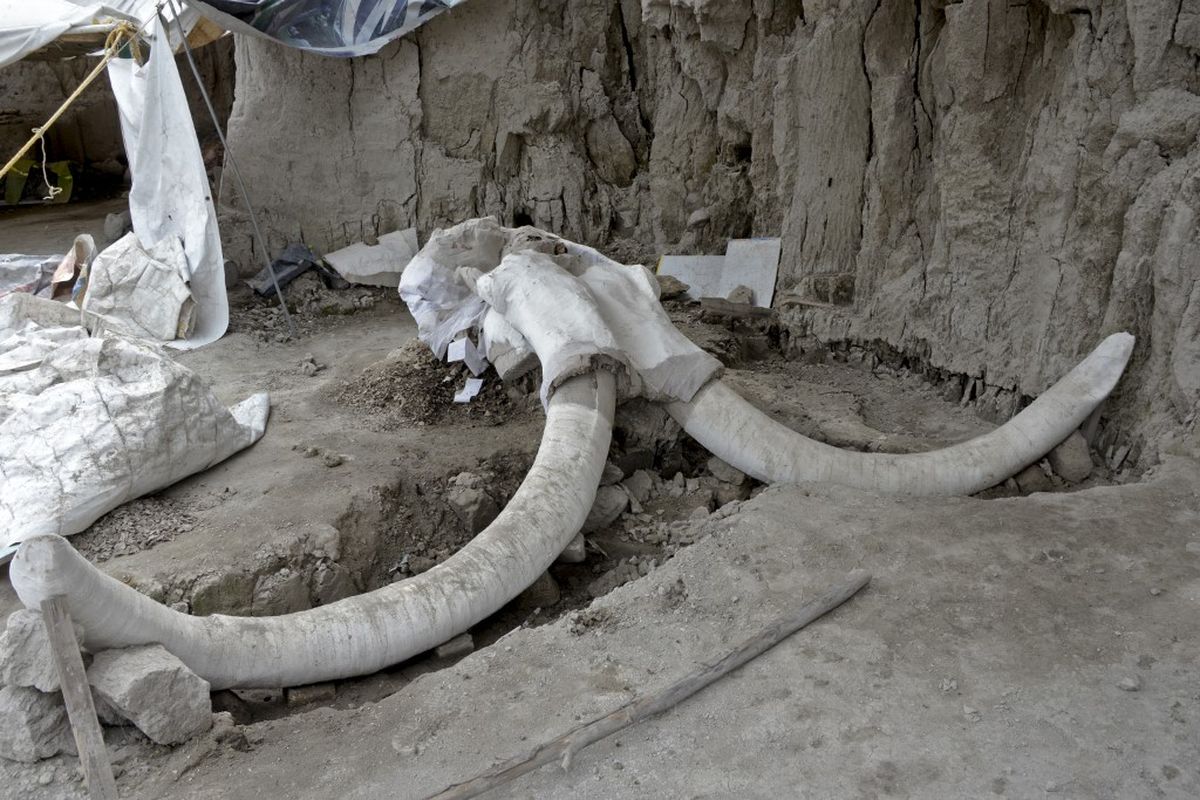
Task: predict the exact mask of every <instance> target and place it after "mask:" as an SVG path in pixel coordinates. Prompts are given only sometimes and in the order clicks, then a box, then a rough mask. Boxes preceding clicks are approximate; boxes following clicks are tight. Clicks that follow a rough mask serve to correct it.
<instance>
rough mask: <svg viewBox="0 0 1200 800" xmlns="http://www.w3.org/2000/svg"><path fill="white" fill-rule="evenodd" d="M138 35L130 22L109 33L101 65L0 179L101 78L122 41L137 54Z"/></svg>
mask: <svg viewBox="0 0 1200 800" xmlns="http://www.w3.org/2000/svg"><path fill="white" fill-rule="evenodd" d="M137 33H138V31H137V29H135V28H134V27H133V26H132V25H130V24H129V23H128V22H121V23H118V24H117V26H116V27H115V28H113V29H112V30H111V31H109V32H108V36H107V37H106V38H105V40H104V57H103V58H101V59H100V63H99V64H97V65H96V68H95V69H93V70H92V71H91V72H90V73H88V76H87V77H86V78H84V79H83V82H82V83H80V84H79V86H78V87H76V89H75V91H73V92H71V96H70V97H68V98H67V99H66V100H64V101H63V104H62V105H61V106H59V107H58V110H57V111H55V112H54V113H53V114H51V115H50V119H48V120H46V124H45V125H42V126H41V127H40V128H34V129H33V136H32V137H30V139H29V141H28V142H26V143H25V144H24V146H22V147H21V149H20V150H18V151H17V154H16V155H15V156H13V157H12V158H10V159H9V160H8V163H7V164H5V165H4V167H3V168H0V178H3V177H4V176H5V175H7V174H8V172H9V170H11V169H12V168H13V167H15V166H16V165H17V162H18V161H20V160H21V158H22V157H24V155H25V154H26V153H28V152H29V151H30V149H32V148H33V146H34V145H35V144H37V143H38V141H39V140H41V138H42V136H43V135H44V134H45V133H46V130H47V129H48V128H49V127H50V126H51V125H53V124H54V123H55V122H57V121H58V118H59V117H61V116H62V115H63V113H64V112H65V111H66V110H67V108H68V107H69V106H70V105H71V103H74V102H75V100H76V99H77V98H78V97H79V95H81V94H83V90H84V89H86V88H87V87H88V86H90V85H91V84H92V81H94V80H96V78H98V77H99V76H100V73H101V72H103V71H104V68H105V66H107V65H108V62H109V61H111V60H112V58H113V56H115V55H116V54H117V53H118V52H119V51H120V50H121V48H122V47H123V46H124V43H123V42H122V41H121V40H122V39H125V38H128V39H129V40H130V41H131V42H132V43H133V47H134V50H135V52H137V50H138V45H137Z"/></svg>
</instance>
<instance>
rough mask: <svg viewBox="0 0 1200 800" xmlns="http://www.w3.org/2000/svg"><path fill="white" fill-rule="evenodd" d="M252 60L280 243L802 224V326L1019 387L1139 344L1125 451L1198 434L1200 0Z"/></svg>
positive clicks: (832, 7) (242, 66) (625, 16)
mask: <svg viewBox="0 0 1200 800" xmlns="http://www.w3.org/2000/svg"><path fill="white" fill-rule="evenodd" d="M236 57H237V64H238V87H237V97H236V100H235V103H234V107H233V112H232V116H231V120H230V129H231V137H232V140H231V147H233V148H235V150H236V153H237V155H238V157H239V161H240V164H241V167H242V169H243V171H244V172H245V173H246V174H247V178H248V180H249V183H250V184H251V187H252V188H251V191H252V193H253V196H254V198H255V201H256V204H257V206H258V210H259V212H260V214H261V215H262V217H263V218H264V222H265V223H266V230H267V231H268V235H269V237H270V240H271V246H272V247H279V246H281V245H282V244H283V243H284V242H286V241H289V240H295V239H302V240H304V241H306V242H307V243H308V244H309V245H310V246H312V247H314V248H315V249H317V250H318V251H321V250H325V249H330V248H336V247H339V246H342V245H345V244H347V243H350V242H353V241H356V240H359V239H362V238H364V237H365V238H370V237H371V236H372V235H376V234H378V233H382V232H386V231H388V230H391V229H394V228H397V227H402V226H408V225H413V224H415V225H416V226H417V227H418V228H419V229H420V231H421V233H422V237H424V235H425V234H427V233H428V231H429V230H431V229H433V228H435V227H438V226H441V225H445V224H448V223H452V222H457V221H459V220H461V219H463V218H464V217H469V216H476V215H481V214H496V215H499V216H500V217H501V218H502V219H503V220H504V221H505V222H506V223H509V224H512V223H517V222H531V223H533V224H535V225H539V226H543V227H546V228H549V229H552V230H555V231H557V232H559V233H561V234H563V235H565V236H568V237H571V238H574V239H579V240H582V241H585V242H588V243H590V244H593V245H596V246H599V247H603V248H604V249H606V250H607V251H608V252H610V253H612V254H614V255H616V256H619V257H622V258H625V259H630V260H632V259H652V258H653V257H654V256H655V255H656V254H658V253H662V252H721V251H722V250H723V246H724V241H725V239H727V238H729V237H732V236H746V235H766V236H770V235H778V236H782V237H783V261H782V265H781V269H780V275H779V286H778V288H779V294H777V297H780V298H782V299H783V300H793V301H797V303H798V304H789V305H788V306H787V309H786V310H785V311H784V317H785V318H786V319H787V320H788V321H789V322H790V324H791V325H792V327H793V329H794V330H797V331H800V332H804V333H807V334H810V335H811V336H815V337H817V338H819V339H821V340H824V341H845V340H850V341H856V342H860V343H861V342H872V343H878V344H879V345H880V346H886V347H888V348H891V349H892V350H894V351H899V352H901V353H904V354H906V355H907V356H909V357H910V358H912V359H915V360H917V361H920V362H921V363H923V364H925V365H931V366H933V367H936V368H939V369H942V370H945V371H946V373H948V374H954V375H959V376H962V377H964V378H974V379H978V384H977V385H978V386H979V389H980V390H982V391H987V392H993V393H1009V394H1010V395H1011V396H1013V397H1014V398H1015V399H1016V400H1018V401H1019V398H1020V397H1021V396H1022V395H1033V394H1037V393H1039V392H1040V391H1042V390H1043V389H1045V388H1046V387H1047V386H1048V385H1049V384H1050V383H1052V382H1053V381H1054V380H1055V379H1056V378H1057V377H1058V376H1060V375H1061V374H1062V373H1063V372H1064V371H1065V370H1066V369H1068V368H1069V367H1070V366H1071V365H1072V364H1073V363H1074V362H1075V361H1076V360H1077V359H1078V358H1079V357H1080V356H1081V355H1082V354H1083V353H1085V352H1086V351H1087V350H1088V349H1090V348H1091V346H1092V345H1094V343H1095V342H1096V341H1097V340H1098V339H1099V337H1101V336H1102V335H1104V334H1106V333H1109V332H1112V331H1115V330H1119V329H1127V330H1131V331H1132V332H1134V333H1135V334H1137V336H1138V337H1139V340H1140V343H1139V346H1138V349H1137V352H1136V355H1135V357H1134V363H1133V365H1132V368H1131V371H1130V373H1129V375H1128V377H1127V379H1126V381H1125V382H1124V383H1123V385H1122V388H1121V389H1120V390H1119V393H1118V395H1117V396H1116V398H1115V399H1114V401H1113V402H1112V403H1111V404H1110V407H1109V412H1108V413H1109V416H1110V417H1111V420H1110V422H1109V424H1108V426H1107V429H1108V431H1109V437H1110V440H1112V439H1115V438H1117V437H1118V436H1119V437H1120V438H1123V439H1129V440H1131V441H1133V442H1134V443H1137V442H1145V443H1150V444H1152V445H1153V447H1152V448H1151V450H1150V451H1149V452H1153V451H1157V450H1158V449H1160V448H1162V447H1168V446H1171V445H1172V443H1174V442H1176V441H1177V440H1179V439H1182V438H1183V437H1185V436H1186V435H1189V434H1188V432H1189V431H1190V430H1191V426H1192V424H1193V422H1194V416H1195V409H1196V405H1197V398H1198V397H1200V337H1198V336H1197V334H1198V333H1200V285H1198V284H1197V280H1196V279H1197V277H1198V276H1200V248H1197V246H1196V245H1197V242H1196V238H1197V227H1196V215H1197V210H1198V209H1200V148H1198V147H1197V145H1196V136H1197V131H1198V129H1200V94H1198V93H1200V69H1198V68H1197V63H1198V58H1200V0H1182V2H1180V0H1136V1H1135V0H1091V2H1083V1H1082V0H1081V1H1079V2H1071V0H1049V2H1042V1H1040V0H1039V1H1036V2H1029V3H1021V4H1013V3H1011V2H1009V0H963V2H958V3H952V4H946V3H942V2H928V1H927V0H917V1H916V2H914V1H913V0H881V1H877V0H865V1H864V0H840V2H839V1H838V0H826V1H822V0H816V1H812V0H810V2H807V3H800V2H789V1H785V0H755V1H754V2H739V3H728V2H721V0H642V2H638V0H620V2H614V0H543V1H542V2H533V1H532V0H486V1H485V0H474V1H473V2H468V3H466V4H464V5H463V6H462V7H460V8H458V9H456V10H454V11H453V12H450V13H446V14H443V15H442V16H440V17H438V18H436V19H434V20H433V21H432V22H431V23H429V24H428V25H426V26H424V27H423V28H421V29H420V30H419V31H417V32H416V34H415V35H413V36H410V37H409V38H407V39H405V40H404V41H402V42H398V43H395V44H393V45H391V46H389V47H388V48H387V49H385V50H384V51H383V52H382V53H380V54H379V55H378V56H374V57H370V58H364V59H358V60H353V61H340V60H330V59H325V58H321V57H317V56H311V55H306V54H303V53H300V52H298V51H291V50H287V49H284V48H281V47H278V46H274V45H272V44H270V43H267V42H261V41H252V40H249V39H244V38H240V37H239V39H238V42H237V48H236ZM223 214H224V217H225V226H224V229H225V231H226V237H227V239H228V248H229V255H230V257H233V258H235V259H238V260H239V261H240V263H241V267H242V269H243V271H246V272H251V271H253V270H255V269H256V264H257V259H256V257H255V256H254V254H253V253H252V250H251V245H250V241H249V236H248V231H247V226H246V224H245V219H244V214H243V212H242V211H241V209H240V206H239V205H237V204H235V203H234V202H233V199H232V195H231V193H230V192H229V191H228V187H227V188H226V192H225V197H224V198H223ZM967 385H968V386H971V385H976V384H972V383H970V382H967ZM1014 406H1015V403H1014Z"/></svg>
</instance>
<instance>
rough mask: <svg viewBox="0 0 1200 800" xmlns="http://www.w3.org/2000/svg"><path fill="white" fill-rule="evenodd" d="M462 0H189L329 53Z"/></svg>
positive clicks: (231, 25) (378, 38) (369, 42)
mask: <svg viewBox="0 0 1200 800" xmlns="http://www.w3.org/2000/svg"><path fill="white" fill-rule="evenodd" d="M462 2H464V0H193V2H191V3H190V5H192V6H193V7H194V8H196V9H197V10H199V11H200V12H201V13H202V14H204V16H206V17H210V18H211V19H212V20H213V21H214V22H216V23H218V24H220V25H222V26H224V27H225V28H227V29H229V30H231V31H236V32H238V33H252V34H258V35H260V36H265V37H267V38H270V39H274V40H275V41H277V42H280V43H282V44H285V45H288V46H289V47H299V48H301V49H302V50H310V51H312V52H315V53H321V54H323V55H328V56H342V57H351V56H365V55H370V54H371V53H376V52H378V51H379V50H380V49H381V48H382V47H383V46H384V45H386V44H387V43H388V42H391V41H393V40H395V39H398V38H400V37H401V36H403V35H404V34H406V33H408V32H409V31H412V30H414V29H416V28H417V27H419V26H420V25H422V24H423V23H424V22H426V21H427V20H428V19H430V18H431V17H433V16H436V15H437V14H440V13H441V12H442V11H445V10H446V9H448V8H453V7H454V6H456V5H459V4H460V3H462Z"/></svg>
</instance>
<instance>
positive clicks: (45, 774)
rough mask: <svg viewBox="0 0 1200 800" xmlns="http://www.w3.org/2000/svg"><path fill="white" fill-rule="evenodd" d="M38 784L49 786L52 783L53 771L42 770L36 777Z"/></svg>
mask: <svg viewBox="0 0 1200 800" xmlns="http://www.w3.org/2000/svg"><path fill="white" fill-rule="evenodd" d="M37 782H38V786H49V785H50V784H52V783H54V772H53V771H50V770H42V773H41V774H40V775H38V778H37Z"/></svg>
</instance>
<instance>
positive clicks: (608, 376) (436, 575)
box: [11, 220, 1133, 688]
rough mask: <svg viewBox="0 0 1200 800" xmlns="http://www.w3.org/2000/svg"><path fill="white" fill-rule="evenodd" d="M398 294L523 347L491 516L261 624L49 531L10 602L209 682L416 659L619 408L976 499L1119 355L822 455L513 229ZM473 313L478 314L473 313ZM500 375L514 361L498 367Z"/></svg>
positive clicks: (505, 565) (537, 534)
mask: <svg viewBox="0 0 1200 800" xmlns="http://www.w3.org/2000/svg"><path fill="white" fill-rule="evenodd" d="M400 292H401V295H402V296H403V297H404V298H405V300H406V301H407V302H408V303H409V306H410V309H411V310H412V312H413V315H414V317H415V318H416V319H417V323H418V327H419V330H420V332H421V337H422V338H423V339H424V340H425V341H426V342H428V343H429V344H430V346H431V349H433V350H434V352H435V353H440V352H442V351H444V350H445V348H446V345H447V343H448V342H449V341H450V339H451V338H452V337H454V336H457V335H458V334H459V333H460V332H461V331H462V330H464V329H467V328H473V329H474V330H476V332H477V333H481V334H482V337H481V340H482V341H483V343H484V345H485V347H486V348H487V349H488V355H489V357H490V358H491V359H492V360H496V358H497V357H500V356H503V358H504V359H506V360H507V361H508V362H509V363H511V364H514V365H517V364H521V363H524V362H529V361H532V360H533V357H534V356H535V355H536V358H537V361H540V363H541V365H542V370H543V384H542V397H543V401H544V402H545V403H546V408H547V415H546V427H545V431H544V433H543V437H542V444H541V447H540V449H539V450H538V455H537V458H536V460H535V461H534V465H533V467H532V468H531V469H530V471H529V474H528V475H527V476H526V478H525V481H524V482H523V483H522V484H521V488H520V489H519V490H518V491H517V493H516V495H514V497H513V499H512V500H511V501H510V502H509V504H508V506H507V507H506V508H505V509H504V511H503V512H501V514H500V516H499V517H497V518H496V520H495V521H494V522H493V523H492V524H491V525H490V526H488V527H487V528H486V529H485V530H484V531H483V532H482V533H480V534H479V536H477V537H476V538H475V539H473V540H472V541H471V542H470V543H468V544H467V545H466V546H465V547H464V548H463V549H462V550H461V551H459V552H458V553H457V554H455V555H454V556H452V557H451V558H450V559H448V560H447V561H446V562H444V563H443V564H441V565H439V566H437V567H434V568H433V569H431V570H429V571H428V572H426V573H423V574H422V575H419V576H417V577H415V578H411V579H409V580H406V581H402V582H399V583H395V584H392V585H390V586H386V587H384V588H381V589H377V590H375V591H373V592H369V593H367V594H364V595H360V596H358V597H353V598H348V599H345V600H341V601H339V602H337V603H333V604H330V605H328V606H324V607H321V608H317V609H312V610H309V611H302V612H297V613H294V614H286V615H282V616H277V617H257V618H247V617H228V616H223V615H214V616H211V617H202V618H198V617H190V616H187V615H185V614H179V613H177V612H175V611H172V610H171V609H169V608H167V607H165V606H163V605H161V604H159V603H156V602H154V601H153V600H150V599H149V598H146V597H144V596H142V595H140V594H139V593H137V592H136V591H134V590H133V589H131V588H129V587H127V586H125V585H124V584H122V583H120V582H119V581H116V580H115V579H113V578H110V577H108V576H107V575H105V574H104V573H102V572H101V571H100V570H98V569H96V568H95V567H94V566H92V565H91V564H89V563H88V562H87V561H86V560H85V559H84V558H83V557H82V556H80V555H79V554H78V553H76V552H75V551H74V550H73V549H72V548H71V546H70V545H69V544H67V542H66V541H65V540H63V539H60V538H58V537H53V536H49V537H37V538H33V539H29V540H28V541H26V542H25V544H24V545H22V548H21V550H20V551H19V552H18V554H17V557H16V560H15V561H14V562H13V566H12V570H11V575H12V581H13V585H14V587H15V588H16V589H17V592H18V594H19V595H20V597H21V600H22V602H24V603H25V605H26V606H29V607H31V608H36V607H37V606H38V604H39V603H40V602H41V601H42V600H43V599H45V598H46V597H50V596H53V595H58V594H62V595H66V596H67V598H68V602H69V605H70V610H71V615H72V617H73V618H75V619H76V620H77V621H78V622H80V623H81V624H82V625H83V626H84V629H85V643H86V644H87V645H88V646H89V647H121V646H125V645H134V644H145V643H150V642H158V643H161V644H162V645H164V646H165V647H166V648H167V649H168V650H170V651H171V652H172V653H174V654H175V655H176V656H177V657H178V658H180V659H181V660H182V661H183V662H184V663H186V664H187V665H188V666H189V667H191V669H193V670H194V671H195V672H197V673H198V674H199V675H201V676H202V677H204V678H205V679H207V680H208V681H209V682H210V683H211V684H212V685H213V686H214V687H215V688H222V687H263V686H288V685H296V684H303V683H313V682H317V681H323V680H330V679H336V678H345V677H349V676H353V675H361V674H366V673H369V672H373V671H375V670H378V669H381V668H383V667H385V666H388V665H391V664H394V663H396V662H398V661H402V660H404V659H406V658H409V657H411V656H413V655H416V654H418V653H421V652H424V651H425V650H428V649H430V648H432V647H435V646H436V645H438V644H441V643H442V642H444V641H446V640H448V639H450V638H452V637H453V636H456V635H458V634H459V633H461V632H463V631H464V630H466V629H467V628H468V627H470V626H471V625H473V624H475V623H476V622H479V621H480V620H482V619H483V618H485V617H487V616H488V615H490V614H492V613H494V612H495V611H497V610H498V609H499V608H500V607H501V606H502V605H503V604H504V603H505V602H507V601H508V600H510V599H512V598H513V597H514V596H516V594H518V593H519V592H520V591H521V590H523V589H524V588H526V587H527V586H529V585H530V584H531V583H533V581H534V580H535V579H536V578H537V577H538V576H539V575H541V574H542V572H544V571H545V569H546V568H547V567H548V566H549V565H550V563H551V562H553V560H554V559H555V557H557V556H558V554H559V553H560V552H562V550H563V549H564V548H565V547H566V546H567V544H568V543H569V542H570V541H571V540H572V539H573V538H574V536H575V535H576V533H577V532H578V531H579V529H580V527H581V526H582V525H583V522H584V519H585V518H586V516H587V514H588V511H589V510H590V508H591V506H592V504H593V502H594V500H595V497H596V489H597V486H598V484H599V482H600V477H601V473H602V471H603V467H604V462H605V457H606V455H607V452H608V445H609V439H610V438H611V433H612V416H613V409H614V405H615V403H616V401H617V399H618V397H620V398H621V399H624V398H625V397H629V396H635V395H642V396H645V397H647V398H648V399H650V400H653V401H656V402H662V403H665V404H667V408H668V410H669V411H670V413H671V414H672V415H674V416H675V418H676V419H678V420H679V421H680V422H681V423H682V424H683V426H684V428H685V429H686V430H687V431H688V433H690V434H691V435H692V436H693V437H694V438H696V439H697V440H698V441H699V442H700V443H701V444H703V445H705V446H706V447H708V448H709V449H710V450H711V451H712V452H714V453H715V454H716V455H718V456H720V457H721V458H722V459H724V460H725V461H727V462H729V463H730V464H732V465H734V466H736V467H738V468H739V469H741V470H742V471H743V472H746V473H747V474H749V475H751V476H753V477H755V478H758V479H759V480H764V481H834V482H838V483H843V484H848V485H851V486H856V487H859V488H863V489H870V490H876V491H886V492H901V493H909V494H960V493H970V492H974V491H978V490H980V489H984V488H987V487H988V486H991V485H993V484H995V483H997V482H999V481H1001V480H1003V479H1004V478H1007V477H1009V476H1010V475H1012V474H1014V473H1015V472H1017V471H1018V470H1020V469H1021V468H1023V467H1025V466H1026V465H1028V464H1030V463H1032V462H1034V461H1035V460H1037V459H1038V458H1040V457H1041V456H1042V455H1044V454H1045V453H1046V452H1048V451H1049V450H1050V449H1051V448H1053V447H1054V446H1055V445H1057V444H1058V443H1059V442H1060V441H1062V440H1063V439H1065V438H1066V437H1067V436H1068V435H1070V433H1071V432H1072V431H1073V430H1075V428H1077V427H1078V426H1079V425H1080V423H1081V422H1083V420H1084V419H1085V418H1086V417H1087V415H1088V414H1089V413H1091V412H1092V411H1093V409H1095V407H1096V406H1097V405H1098V404H1099V403H1100V402H1101V401H1102V400H1103V399H1104V398H1105V397H1106V396H1107V395H1108V394H1109V392H1111V391H1112V389H1113V387H1114V386H1115V385H1116V383H1117V381H1118V380H1119V378H1120V376H1121V373H1122V371H1123V370H1124V368H1125V365H1126V363H1127V362H1128V360H1129V356H1130V353H1131V350H1132V347H1133V337H1132V336H1130V335H1128V334H1123V333H1120V334H1114V335H1112V336H1110V337H1108V338H1107V339H1105V340H1104V341H1103V342H1102V343H1101V344H1100V345H1099V346H1098V347H1097V348H1096V350H1095V351H1094V352H1093V353H1092V354H1091V355H1089V356H1088V357H1087V358H1086V359H1085V360H1084V361H1083V362H1082V363H1081V364H1080V365H1079V366H1077V367H1076V368H1075V369H1073V370H1072V371H1071V372H1070V373H1068V374H1067V376H1066V377H1064V378H1063V379H1062V380H1061V381H1060V382H1059V383H1058V384H1056V385H1055V386H1053V387H1051V388H1050V389H1049V390H1048V391H1046V392H1045V393H1043V395H1042V396H1041V397H1039V398H1038V399H1037V400H1036V401H1035V402H1034V403H1033V404H1032V405H1030V406H1029V408H1027V409H1025V410H1024V411H1022V412H1021V413H1020V414H1018V415H1017V416H1016V417H1015V418H1013V419H1012V420H1010V421H1009V422H1008V423H1007V424H1005V425H1003V426H1001V427H1000V428H998V429H997V430H995V431H993V432H991V433H989V434H986V435H984V436H980V437H978V438H976V439H972V440H971V441H968V442H964V443H962V444H958V445H954V446H952V447H948V448H945V449H942V450H937V451H933V452H930V453H920V454H911V455H892V454H880V453H857V452H847V451H843V450H839V449H837V448H834V447H830V446H828V445H825V444H822V443H820V442H816V441H813V440H811V439H807V438H805V437H803V436H801V435H799V434H797V433H795V432H794V431H791V430H789V429H788V428H786V427H784V426H783V425H780V424H779V423H777V422H775V421H773V420H771V419H770V418H769V417H768V416H766V415H765V414H763V413H762V412H760V411H758V410H757V409H755V408H754V407H753V406H751V405H750V404H749V403H748V402H747V401H746V400H744V399H743V398H741V397H740V396H738V395H737V394H736V393H735V392H734V391H733V390H732V389H730V388H729V387H728V386H726V385H725V384H724V383H722V382H721V381H720V380H719V378H718V375H719V372H720V364H719V363H718V362H716V360H715V359H713V358H712V357H711V356H709V355H708V354H707V353H704V352H703V351H702V350H700V348H698V347H696V346H695V345H694V344H692V343H691V342H689V341H687V340H686V339H685V338H684V337H683V335H682V334H681V333H680V332H679V331H678V330H677V329H675V327H674V326H673V325H672V324H671V322H670V319H669V318H668V317H667V315H666V313H665V312H664V311H663V309H662V306H661V305H660V304H659V302H658V287H657V283H656V281H655V280H654V278H653V276H652V275H651V274H650V273H649V271H648V270H646V269H645V268H644V267H641V266H637V265H634V266H626V265H624V264H618V263H617V262H614V261H612V260H610V259H607V258H605V257H604V256H602V255H601V254H599V253H597V252H596V251H595V250H592V249H591V248H587V247H584V246H582V245H578V244H575V243H573V242H568V241H565V240H562V239H559V238H558V237H556V236H553V235H552V234H548V233H545V232H543V231H538V230H536V229H532V228H522V229H517V230H513V229H508V228H502V227H501V226H499V225H498V224H497V223H495V222H494V221H491V220H470V221H468V222H465V223H462V224H460V225H457V226H454V227H453V228H450V229H447V230H445V231H438V232H436V233H435V234H434V236H433V237H432V238H431V239H430V242H429V243H428V244H427V245H426V246H425V247H424V248H422V251H421V253H419V254H418V255H417V257H416V258H414V259H413V262H411V263H410V264H409V266H408V267H407V268H406V270H405V272H404V277H403V278H402V280H401V286H400ZM489 320H490V322H489ZM515 371H516V368H515V367H514V372H515Z"/></svg>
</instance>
